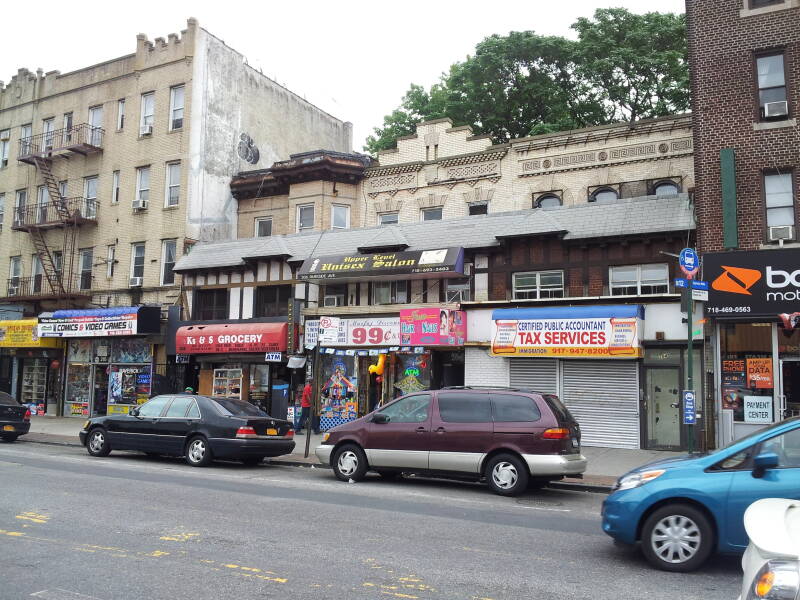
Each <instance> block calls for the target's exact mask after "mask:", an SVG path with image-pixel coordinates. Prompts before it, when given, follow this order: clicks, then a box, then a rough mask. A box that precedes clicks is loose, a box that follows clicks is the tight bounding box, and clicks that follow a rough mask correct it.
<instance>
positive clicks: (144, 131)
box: [139, 125, 153, 135]
mask: <svg viewBox="0 0 800 600" xmlns="http://www.w3.org/2000/svg"><path fill="white" fill-rule="evenodd" d="M139 135H153V126H152V125H142V127H141V128H140V129H139Z"/></svg>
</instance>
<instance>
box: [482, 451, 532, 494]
mask: <svg viewBox="0 0 800 600" xmlns="http://www.w3.org/2000/svg"><path fill="white" fill-rule="evenodd" d="M484 477H486V483H487V484H488V485H489V489H490V490H492V491H493V492H494V493H495V494H499V495H501V496H516V495H518V494H521V493H522V492H524V491H525V490H526V489H528V479H529V478H530V476H529V475H528V467H527V465H526V464H525V463H524V462H522V460H520V459H519V458H518V457H516V456H514V455H513V454H498V455H497V456H493V457H492V458H491V459H490V460H489V462H487V463H486V470H485V471H484Z"/></svg>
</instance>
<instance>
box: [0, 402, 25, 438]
mask: <svg viewBox="0 0 800 600" xmlns="http://www.w3.org/2000/svg"><path fill="white" fill-rule="evenodd" d="M30 428H31V411H30V409H29V408H28V407H27V406H25V405H24V404H20V403H19V402H17V399H16V398H14V396H12V395H11V394H7V393H5V392H0V439H2V440H3V441H4V442H13V441H14V440H16V439H17V438H18V437H19V436H21V435H25V434H26V433H28V431H30Z"/></svg>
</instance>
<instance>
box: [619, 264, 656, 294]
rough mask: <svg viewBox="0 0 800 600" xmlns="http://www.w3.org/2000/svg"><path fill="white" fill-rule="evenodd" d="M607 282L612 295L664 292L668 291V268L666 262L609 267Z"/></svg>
mask: <svg viewBox="0 0 800 600" xmlns="http://www.w3.org/2000/svg"><path fill="white" fill-rule="evenodd" d="M609 282H610V286H609V287H610V288H611V295H612V296H638V295H640V294H666V293H668V292H669V268H668V267H667V265H666V264H653V265H630V266H625V267H611V269H610V275H609Z"/></svg>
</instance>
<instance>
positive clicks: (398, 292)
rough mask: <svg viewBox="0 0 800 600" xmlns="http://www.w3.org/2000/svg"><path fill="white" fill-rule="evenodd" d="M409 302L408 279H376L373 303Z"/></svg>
mask: <svg viewBox="0 0 800 600" xmlns="http://www.w3.org/2000/svg"><path fill="white" fill-rule="evenodd" d="M406 302H408V282H407V281H376V282H374V283H373V284H372V303H373V304H405V303H406Z"/></svg>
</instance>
